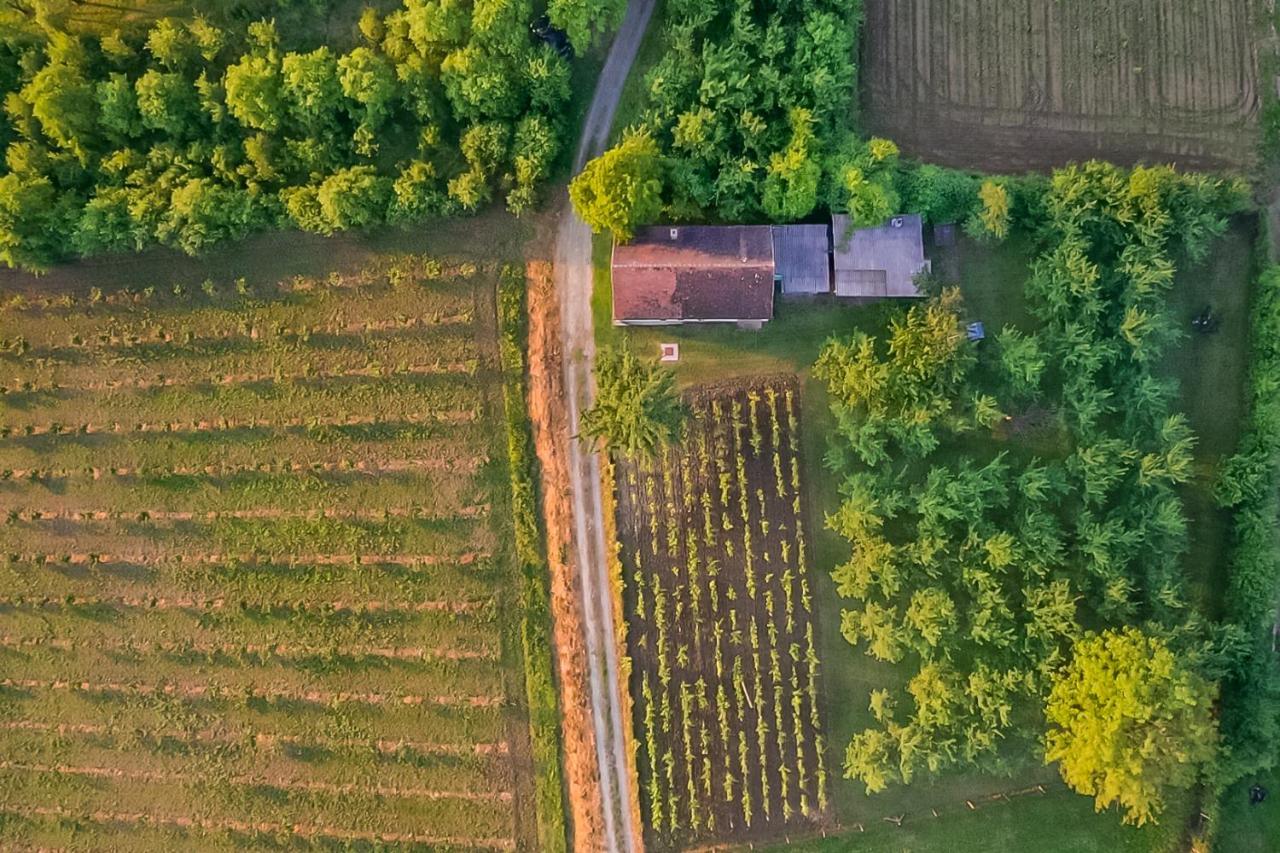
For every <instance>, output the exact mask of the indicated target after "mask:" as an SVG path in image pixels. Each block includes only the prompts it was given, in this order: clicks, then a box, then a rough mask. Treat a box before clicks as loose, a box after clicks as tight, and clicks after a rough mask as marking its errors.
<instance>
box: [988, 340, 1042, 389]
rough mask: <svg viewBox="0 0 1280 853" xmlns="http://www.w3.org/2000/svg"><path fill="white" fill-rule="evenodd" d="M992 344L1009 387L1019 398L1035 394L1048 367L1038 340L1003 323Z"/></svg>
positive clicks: (1002, 374)
mask: <svg viewBox="0 0 1280 853" xmlns="http://www.w3.org/2000/svg"><path fill="white" fill-rule="evenodd" d="M996 344H997V345H998V349H999V351H1000V373H1001V376H1003V378H1004V380H1005V381H1006V382H1008V383H1009V388H1010V390H1012V391H1013V393H1014V394H1015V395H1016V396H1019V397H1035V396H1036V394H1037V393H1038V392H1039V390H1040V378H1041V377H1042V376H1043V375H1044V371H1045V368H1046V367H1047V366H1048V357H1047V356H1046V355H1045V352H1044V349H1043V347H1041V345H1040V339H1039V338H1038V337H1036V335H1034V334H1029V335H1028V334H1023V333H1022V332H1020V331H1018V329H1017V328H1016V327H1015V326H1005V327H1004V328H1003V329H1001V330H1000V334H998V335H996Z"/></svg>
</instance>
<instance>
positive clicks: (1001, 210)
mask: <svg viewBox="0 0 1280 853" xmlns="http://www.w3.org/2000/svg"><path fill="white" fill-rule="evenodd" d="M978 200H979V201H981V202H982V206H981V207H980V208H979V209H977V210H975V211H974V212H973V214H972V215H971V216H970V217H969V220H968V221H967V222H966V223H965V231H966V232H967V233H968V234H969V236H970V237H973V238H974V239H976V240H1003V239H1004V238H1005V237H1008V236H1009V218H1010V213H1009V190H1008V189H1007V188H1006V187H1005V185H1004V184H1003V183H1001V182H1000V181H995V180H991V179H987V180H985V181H983V182H982V186H981V187H979V188H978Z"/></svg>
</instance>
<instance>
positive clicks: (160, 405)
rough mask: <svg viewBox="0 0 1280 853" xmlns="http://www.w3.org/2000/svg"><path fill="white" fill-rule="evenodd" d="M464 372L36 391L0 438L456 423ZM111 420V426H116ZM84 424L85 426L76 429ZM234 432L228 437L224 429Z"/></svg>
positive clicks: (466, 416)
mask: <svg viewBox="0 0 1280 853" xmlns="http://www.w3.org/2000/svg"><path fill="white" fill-rule="evenodd" d="M481 381H483V380H482V379H478V378H477V377H475V376H473V375H471V374H470V373H457V374H449V375H443V376H412V375H392V376H388V377H353V378H342V379H336V380H334V379H315V380H309V379H301V380H289V381H285V382H279V383H277V382H274V381H273V382H263V383H255V384H253V385H209V386H187V387H170V388H162V389H158V390H154V391H143V392H102V393H95V394H92V395H67V396H63V395H62V394H61V393H59V392H53V393H50V394H48V395H41V396H42V397H44V399H40V400H38V401H24V402H22V403H13V402H10V403H9V405H7V406H6V407H5V408H4V411H3V420H0V438H4V439H5V440H6V441H10V442H13V443H15V444H22V443H23V442H24V441H27V440H29V439H36V440H38V439H39V438H41V436H42V435H43V434H47V433H50V432H52V433H57V434H59V436H58V437H64V438H70V439H72V440H76V439H82V440H86V441H93V440H101V439H100V437H101V436H103V435H111V434H117V435H118V434H122V433H123V434H127V433H130V432H139V431H151V432H156V431H165V432H220V431H229V430H232V431H233V430H234V429H235V427H236V425H240V426H241V427H249V426H252V424H253V423H254V422H259V421H265V422H266V423H267V424H268V425H277V424H279V425H293V424H298V425H301V426H305V425H308V424H310V423H312V422H313V421H314V422H318V423H330V424H341V423H342V422H344V421H346V420H348V419H358V420H359V422H360V423H366V424H368V423H376V422H380V421H389V422H391V423H398V422H406V423H414V422H421V423H456V422H459V421H461V422H466V421H468V420H474V419H476V418H477V417H478V416H479V411H478V407H479V404H478V401H477V395H476V388H477V385H478V384H479V383H480V382H481ZM116 425H118V429H117V428H116ZM82 428H84V429H82ZM228 438H233V437H228Z"/></svg>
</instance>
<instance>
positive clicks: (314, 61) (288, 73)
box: [280, 47, 343, 132]
mask: <svg viewBox="0 0 1280 853" xmlns="http://www.w3.org/2000/svg"><path fill="white" fill-rule="evenodd" d="M280 76H281V82H282V83H283V86H284V95H285V99H286V100H287V101H288V103H289V105H290V107H291V109H292V112H293V116H294V118H295V119H296V120H297V122H298V123H299V124H301V125H302V126H303V127H306V128H308V129H310V130H312V131H313V132H314V131H316V130H318V129H320V128H324V127H327V126H329V125H331V124H333V123H334V122H335V121H336V120H337V117H338V113H339V111H340V110H341V109H342V108H343V100H342V84H341V83H339V82H338V62H337V60H336V59H334V57H333V54H332V52H330V50H329V48H327V47H320V48H316V49H315V50H313V51H311V52H310V53H288V54H285V57H284V59H283V61H282V62H281V64H280Z"/></svg>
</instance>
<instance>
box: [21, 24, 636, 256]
mask: <svg viewBox="0 0 1280 853" xmlns="http://www.w3.org/2000/svg"><path fill="white" fill-rule="evenodd" d="M552 5H553V7H555V8H554V9H553V10H552V11H553V12H556V13H557V17H559V18H562V19H563V21H562V22H563V23H565V24H566V26H572V28H573V32H574V37H575V38H583V39H589V38H590V37H591V36H592V34H593V33H595V32H597V31H598V30H599V29H600V28H602V27H605V26H608V25H610V24H611V23H612V22H613V21H614V20H616V17H617V12H618V10H620V9H621V8H622V6H621V4H620V3H607V4H600V5H596V4H589V5H588V6H587V7H583V8H579V7H581V6H582V4H575V3H566V2H560V3H555V4H552ZM534 19H535V9H534V4H533V2H532V0H474V2H473V1H472V0H405V2H404V4H403V5H402V6H401V7H400V8H399V9H397V10H395V11H393V12H391V13H390V14H387V15H385V16H383V15H380V14H378V13H377V12H375V11H373V10H366V12H365V13H364V15H363V16H362V17H361V18H360V21H359V32H360V35H359V39H358V41H359V43H358V45H357V46H355V47H353V48H352V49H350V50H348V51H345V52H339V51H335V50H333V49H331V48H330V47H328V46H324V45H321V46H318V47H315V48H314V49H312V50H286V49H284V48H283V47H282V39H281V34H280V32H279V31H278V29H277V27H276V26H275V24H274V23H273V22H272V21H271V20H269V19H267V20H261V21H256V22H253V23H251V24H249V25H248V26H247V27H243V28H239V27H230V28H224V27H221V26H218V25H215V24H214V23H212V22H211V21H210V20H209V19H207V18H204V17H200V16H198V15H197V16H194V17H191V18H187V19H171V18H163V19H160V20H158V21H156V22H155V23H154V24H152V25H151V26H150V27H149V28H144V29H126V30H122V31H113V32H108V33H105V34H98V33H87V34H86V33H78V32H76V31H74V30H73V28H71V27H66V26H62V25H61V24H60V19H59V17H58V16H56V15H52V16H51V15H48V14H43V15H38V14H32V15H31V16H30V17H29V18H28V17H23V16H21V15H19V16H18V17H17V18H16V19H15V20H20V21H24V22H25V23H24V24H23V25H21V26H11V27H6V28H5V30H4V32H3V33H2V34H0V98H3V103H4V109H3V116H2V117H0V146H3V147H4V148H5V157H4V162H3V165H2V166H0V260H3V261H4V262H5V263H8V264H9V265H11V266H21V267H26V268H41V267H45V266H48V265H49V264H51V263H54V262H57V261H59V260H63V259H66V258H68V257H71V256H75V255H92V254H96V253H99V252H108V251H120V250H131V249H138V248H141V247H144V246H147V245H150V244H153V243H159V244H162V245H167V246H175V247H178V248H181V249H183V250H185V251H187V252H191V253H196V252H199V251H201V250H202V249H205V248H207V247H209V246H210V245H213V244H215V243H217V242H219V241H222V240H228V239H236V238H238V237H242V236H244V235H245V234H247V233H250V232H252V231H254V230H257V229H260V228H264V227H272V226H280V225H289V224H291V225H296V226H297V227H300V228H303V229H306V230H309V231H317V232H321V233H331V232H333V231H337V230H342V229H346V228H356V227H364V226H370V225H376V224H380V223H383V222H391V223H403V222H416V221H421V220H423V219H425V218H428V217H432V216H441V215H454V214H462V213H466V212H470V211H474V210H476V209H477V208H479V207H480V206H482V205H484V204H486V203H488V202H489V201H490V200H491V199H495V198H496V199H500V200H502V201H504V202H505V203H506V204H507V206H508V207H509V208H510V209H511V210H513V211H515V212H520V211H524V210H527V209H528V208H529V207H530V206H532V205H533V204H534V203H535V202H536V201H537V190H538V187H539V185H540V183H541V182H542V180H543V179H544V178H546V176H547V174H548V171H549V169H550V168H551V166H552V164H553V162H554V161H555V158H556V156H557V154H558V153H559V151H560V148H561V145H562V137H563V134H564V133H565V132H567V131H568V128H567V127H566V104H567V103H568V101H569V95H570V88H569V83H570V68H569V63H568V61H567V60H566V59H564V58H563V57H561V56H560V55H559V54H558V53H557V52H556V51H555V50H554V49H552V47H550V46H548V45H546V44H544V43H542V42H541V41H540V40H539V39H538V38H537V37H536V36H535V35H534V34H532V33H531V32H530V24H531V23H532V22H533V21H534ZM583 47H585V44H584V45H583Z"/></svg>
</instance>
